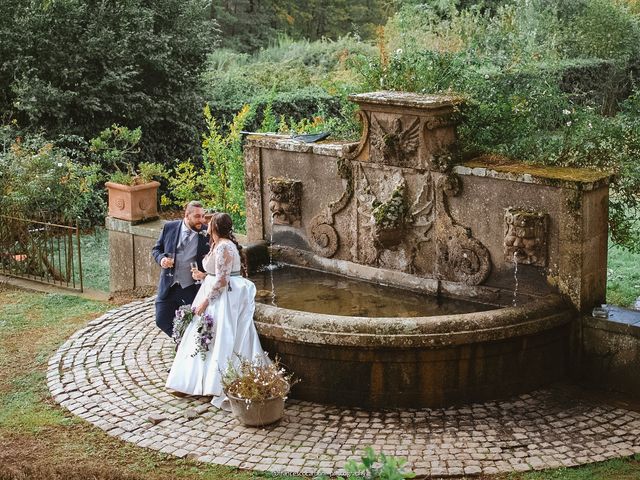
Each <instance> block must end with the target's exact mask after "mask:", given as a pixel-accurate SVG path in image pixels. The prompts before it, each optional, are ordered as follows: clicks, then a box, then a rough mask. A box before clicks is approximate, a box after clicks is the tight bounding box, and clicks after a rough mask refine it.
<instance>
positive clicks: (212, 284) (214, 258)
mask: <svg viewBox="0 0 640 480" xmlns="http://www.w3.org/2000/svg"><path fill="white" fill-rule="evenodd" d="M232 227H233V224H232V221H231V217H230V216H229V215H228V214H226V213H215V214H214V215H213V217H212V218H211V220H210V222H209V234H210V235H211V240H212V246H211V250H210V251H209V253H208V254H207V255H206V256H205V257H204V259H203V261H202V265H203V267H204V270H205V272H206V273H203V272H199V271H197V270H195V269H194V270H193V277H194V278H195V279H196V280H202V279H204V281H203V283H202V285H201V287H200V290H199V291H198V294H197V295H196V297H195V299H194V301H193V304H192V306H193V308H194V311H195V316H194V317H193V320H192V321H191V323H190V324H189V325H188V326H187V327H186V329H185V331H184V333H183V335H182V341H181V342H180V344H179V346H178V349H177V351H176V356H175V359H174V361H173V365H172V367H171V370H170V372H169V378H167V385H166V386H167V388H169V389H172V390H176V391H178V392H183V393H186V394H189V395H207V396H208V395H212V396H213V399H212V400H211V403H212V404H213V405H214V406H216V407H218V408H224V409H225V410H228V409H229V407H228V402H225V400H226V396H225V394H224V393H223V391H222V375H223V372H224V371H225V370H226V368H227V364H228V361H229V360H231V361H232V362H233V363H239V356H241V357H244V358H248V359H253V358H254V357H255V356H256V355H260V354H263V350H262V347H261V345H260V339H259V338H258V333H257V332H256V329H255V326H254V324H253V313H254V310H255V300H254V297H255V293H256V287H255V285H254V284H253V283H252V282H251V281H249V280H247V279H246V278H244V277H242V275H241V266H242V265H241V259H240V249H241V248H242V247H240V246H239V245H238V242H237V241H236V239H235V237H234V236H233V233H232ZM203 314H204V319H205V320H207V319H209V320H210V319H213V327H212V332H211V333H213V338H212V339H211V343H209V344H208V350H206V346H205V349H202V348H201V347H199V346H200V345H201V343H203V342H204V344H205V345H206V339H207V337H206V336H205V337H202V336H201V332H199V327H200V326H201V317H202V316H203Z"/></svg>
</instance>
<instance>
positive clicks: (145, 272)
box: [106, 217, 163, 296]
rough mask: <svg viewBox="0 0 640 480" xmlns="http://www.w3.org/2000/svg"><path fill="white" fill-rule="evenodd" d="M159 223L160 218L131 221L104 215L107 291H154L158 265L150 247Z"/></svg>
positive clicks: (141, 292) (156, 283) (157, 233)
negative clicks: (148, 220) (106, 238)
mask: <svg viewBox="0 0 640 480" xmlns="http://www.w3.org/2000/svg"><path fill="white" fill-rule="evenodd" d="M162 225H163V221H161V220H155V221H152V222H147V223H143V224H138V225H133V224H132V223H131V222H128V221H126V220H118V219H116V218H113V217H107V219H106V228H107V230H108V231H109V260H110V261H109V263H110V265H111V273H110V277H109V291H110V292H112V293H115V292H130V293H135V294H139V295H141V296H148V295H152V294H154V293H155V289H156V286H157V285H158V278H159V276H160V266H159V265H158V264H157V263H156V262H155V260H154V259H153V257H152V256H151V249H152V248H153V245H155V243H156V240H157V238H158V237H159V235H160V231H161V230H162Z"/></svg>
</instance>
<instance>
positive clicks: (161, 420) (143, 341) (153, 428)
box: [47, 300, 640, 477]
mask: <svg viewBox="0 0 640 480" xmlns="http://www.w3.org/2000/svg"><path fill="white" fill-rule="evenodd" d="M153 315H154V312H153V302H152V301H151V300H144V301H138V302H134V303H131V304H128V305H125V306H123V307H120V308H118V309H115V310H111V311H109V312H107V313H106V314H105V315H103V316H102V317H100V318H98V319H96V320H93V321H91V322H90V323H89V324H88V325H87V326H86V327H84V328H83V329H81V330H79V331H77V332H76V333H75V334H74V335H73V336H72V337H71V338H69V340H68V341H67V342H66V343H65V344H64V345H62V347H60V349H59V350H58V351H57V352H56V353H55V354H54V355H53V357H51V359H50V360H49V370H48V375H47V382H48V385H49V389H50V391H51V393H52V395H53V398H54V399H55V401H56V402H58V403H60V404H61V405H62V406H64V407H65V408H67V409H68V410H70V411H71V412H72V413H73V414H75V415H78V416H80V417H82V418H84V419H85V420H87V421H88V422H91V423H92V424H94V425H96V426H97V427H99V428H101V429H103V430H105V431H106V432H108V433H109V434H110V435H113V436H116V437H119V438H121V439H123V440H126V441H129V442H133V443H135V444H137V445H139V446H141V447H147V448H152V449H155V450H159V451H161V452H165V453H168V454H172V455H177V456H179V457H189V458H193V459H196V460H200V461H203V462H213V463H217V464H223V465H228V466H234V467H239V468H243V469H252V470H259V471H271V472H281V473H284V472H289V473H298V474H303V475H314V474H317V473H318V472H324V473H334V474H335V473H339V472H340V471H341V470H342V467H343V466H344V464H345V462H346V461H347V460H348V459H351V458H358V456H359V454H360V453H361V452H362V450H363V449H364V447H365V446H367V445H371V446H373V447H374V449H375V450H376V451H382V452H384V453H385V454H388V455H396V456H401V457H405V458H407V459H408V461H409V463H408V466H409V467H410V468H411V469H413V471H414V472H416V473H417V474H422V475H424V474H428V475H432V476H445V477H446V476H458V475H463V474H466V475H469V476H472V475H475V474H480V473H486V474H490V473H498V472H509V471H525V470H531V469H536V470H538V469H544V468H550V467H560V466H574V465H580V464H585V463H590V462H597V461H601V460H605V459H609V458H614V457H622V456H628V455H632V454H634V453H639V452H640V413H638V412H635V411H633V410H626V409H624V408H621V407H619V406H612V405H608V404H605V403H602V402H598V401H595V400H593V399H589V398H590V397H589V396H588V395H580V392H579V391H578V392H576V390H574V389H569V388H564V387H554V388H550V389H545V390H538V391H535V392H533V393H531V394H527V395H520V396H518V397H514V398H511V399H509V400H506V401H496V402H487V403H483V404H471V405H468V406H464V407H457V408H447V409H420V410H388V411H379V412H368V411H363V410H359V409H344V408H339V407H334V406H326V405H320V404H314V403H309V402H302V401H295V400H288V401H287V407H286V411H285V418H284V419H283V420H282V421H281V422H279V423H277V424H275V425H273V426H269V427H265V428H258V429H256V428H248V427H243V426H241V425H240V424H239V423H238V422H237V421H236V420H235V419H234V418H233V417H232V416H231V414H229V413H227V412H224V411H220V410H216V409H215V408H213V407H211V406H210V405H209V403H208V399H207V398H203V397H186V398H177V397H174V396H173V395H171V394H169V393H167V392H166V391H165V389H164V381H165V378H166V376H167V369H168V368H169V366H170V365H171V361H172V355H173V344H172V342H171V341H170V340H169V339H168V338H166V337H165V336H164V334H162V333H161V332H160V330H158V329H157V328H156V326H155V324H154V320H153Z"/></svg>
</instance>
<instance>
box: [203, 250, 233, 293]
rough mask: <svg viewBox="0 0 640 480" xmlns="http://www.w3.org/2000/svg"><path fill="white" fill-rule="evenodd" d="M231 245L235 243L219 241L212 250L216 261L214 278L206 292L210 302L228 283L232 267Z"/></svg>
mask: <svg viewBox="0 0 640 480" xmlns="http://www.w3.org/2000/svg"><path fill="white" fill-rule="evenodd" d="M231 247H233V248H235V245H233V244H232V243H229V242H224V243H221V244H220V245H219V246H217V247H216V248H215V250H214V255H215V262H216V280H215V282H214V283H213V285H212V286H211V290H209V292H208V293H207V297H208V298H209V301H210V302H213V301H214V300H215V299H217V298H218V297H219V296H220V295H222V290H223V289H224V287H226V286H227V285H228V284H229V276H230V275H231V271H232V268H233V251H232V250H231Z"/></svg>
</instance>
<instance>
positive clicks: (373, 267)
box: [245, 92, 608, 408]
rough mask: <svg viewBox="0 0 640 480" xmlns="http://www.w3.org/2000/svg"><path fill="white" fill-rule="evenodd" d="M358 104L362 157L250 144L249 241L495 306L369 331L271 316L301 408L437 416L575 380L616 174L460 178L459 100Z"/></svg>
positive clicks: (280, 254) (485, 164)
mask: <svg viewBox="0 0 640 480" xmlns="http://www.w3.org/2000/svg"><path fill="white" fill-rule="evenodd" d="M351 99H352V100H353V101H355V102H357V103H358V104H359V106H360V112H359V115H360V119H361V121H362V124H363V133H362V137H361V140H360V142H358V143H344V142H336V143H328V142H323V143H319V144H305V143H300V142H297V141H294V140H288V139H274V138H268V137H261V136H252V137H249V138H248V140H247V143H246V145H245V166H246V177H245V178H246V191H247V194H246V195H247V197H246V199H247V235H248V238H249V240H250V241H254V242H255V241H262V240H268V241H269V242H270V248H271V252H272V256H273V257H274V258H276V259H277V260H278V261H280V262H284V263H287V264H291V265H298V266H302V267H305V268H312V269H316V270H322V271H325V272H332V273H336V274H339V275H343V276H348V277H352V278H358V279H361V280H365V281H369V282H375V283H379V284H384V285H391V286H394V287H402V288H405V289H409V290H412V291H414V292H416V291H417V292H421V293H423V294H424V295H434V296H438V297H439V298H447V297H453V298H465V299H470V300H473V301H476V302H481V303H483V304H485V306H486V305H489V307H486V308H484V309H482V310H483V311H477V312H472V313H462V314H449V315H435V316H427V317H419V316H418V317H403V318H391V317H382V318H381V317H377V318H371V317H367V316H353V315H327V314H319V313H311V312H305V311H301V310H292V309H287V308H284V307H283V306H274V305H269V304H259V305H258V307H257V310H256V317H255V320H256V325H257V327H258V330H259V332H260V335H261V338H262V341H263V344H264V346H265V348H266V349H267V350H268V351H269V352H270V353H272V354H276V353H277V354H278V355H279V356H280V357H281V358H282V360H283V362H284V364H285V365H287V366H288V367H289V368H290V369H291V370H293V371H294V372H295V373H296V374H297V375H298V376H299V377H300V378H301V379H302V382H301V383H299V384H298V385H296V387H295V389H294V391H293V392H292V395H293V396H294V397H297V398H301V399H306V400H312V401H318V402H323V403H337V404H345V405H354V406H361V407H365V408H388V407H436V406H446V405H451V404H456V403H462V402H477V401H483V400H486V399H491V398H497V397H503V396H508V395H512V394H517V393H521V392H524V391H529V390H531V389H534V388H536V387H538V386H540V385H543V384H545V383H548V382H551V381H555V380H558V379H560V378H562V377H563V376H565V375H566V373H567V371H568V368H569V364H570V351H571V345H570V343H571V342H570V333H571V328H572V321H573V320H574V319H575V318H577V315H578V312H580V311H586V310H589V309H591V308H592V307H593V306H594V305H598V304H600V303H602V302H603V301H604V297H605V287H606V256H607V255H606V249H607V203H608V177H607V175H606V174H602V173H598V172H593V171H588V170H575V169H560V168H555V169H554V168H541V167H534V166H527V165H523V164H520V163H516V162H511V161H508V160H507V159H503V158H497V157H480V158H476V159H473V160H472V161H467V162H465V163H459V162H458V161H457V160H456V159H457V157H458V156H457V154H456V125H457V123H458V115H457V111H458V107H459V106H460V104H461V100H460V99H459V98H456V97H451V96H431V95H430V96H425V95H416V94H410V93H399V92H375V93H367V94H360V95H353V96H351ZM516 272H517V273H516ZM514 274H515V275H514ZM487 308H488V309H487Z"/></svg>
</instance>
